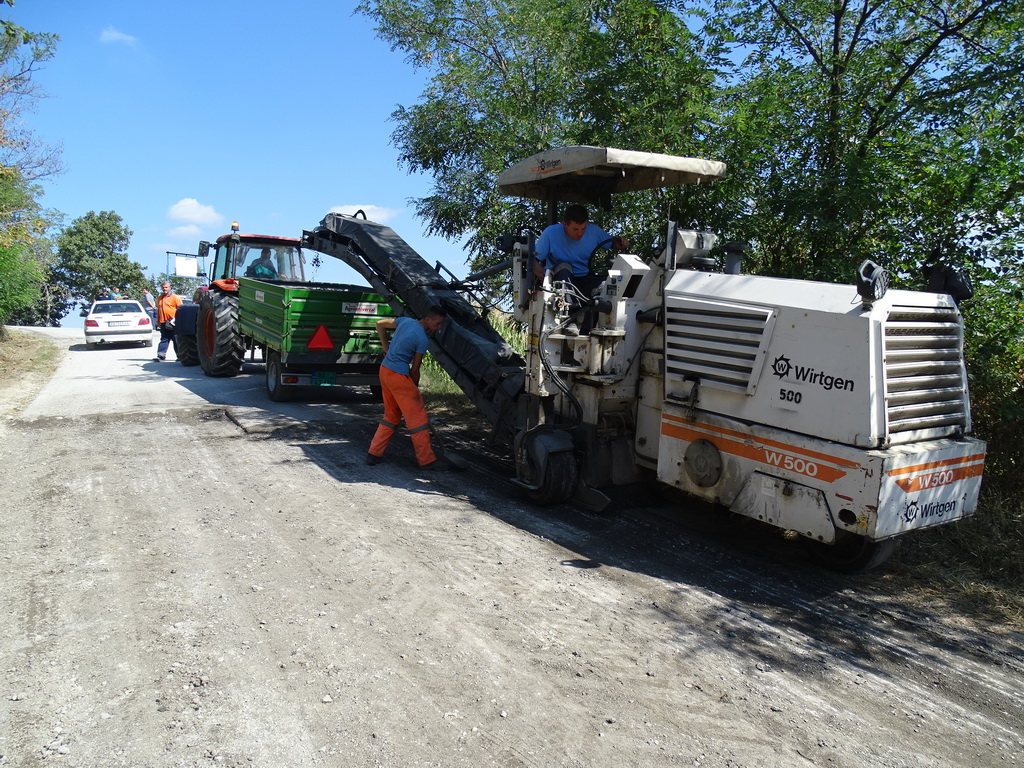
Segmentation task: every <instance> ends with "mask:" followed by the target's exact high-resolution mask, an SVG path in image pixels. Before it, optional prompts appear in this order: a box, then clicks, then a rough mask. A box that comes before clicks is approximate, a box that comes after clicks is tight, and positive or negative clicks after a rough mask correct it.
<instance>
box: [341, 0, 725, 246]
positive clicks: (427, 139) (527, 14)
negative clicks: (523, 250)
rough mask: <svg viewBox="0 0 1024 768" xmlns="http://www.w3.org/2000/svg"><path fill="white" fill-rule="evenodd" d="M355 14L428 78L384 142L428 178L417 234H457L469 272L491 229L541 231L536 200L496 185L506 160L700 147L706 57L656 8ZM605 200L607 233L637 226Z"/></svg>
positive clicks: (407, 1)
mask: <svg viewBox="0 0 1024 768" xmlns="http://www.w3.org/2000/svg"><path fill="white" fill-rule="evenodd" d="M360 10H361V11H362V12H363V13H365V14H367V15H369V16H370V17H372V18H373V19H374V20H375V21H376V22H377V30H378V32H379V34H380V35H381V36H382V37H383V38H384V39H386V40H387V41H388V42H390V43H391V45H392V47H393V48H395V49H398V50H401V51H403V52H405V53H406V55H407V58H408V61H409V62H410V63H411V64H412V65H414V66H416V67H419V68H425V69H427V70H428V71H430V72H431V73H433V74H432V78H431V80H430V83H429V84H428V86H427V88H426V90H425V91H424V93H423V95H422V98H421V100H420V102H419V103H418V104H416V105H412V106H402V107H399V108H398V109H397V110H396V111H395V113H394V115H393V117H394V119H395V121H396V123H397V125H398V127H397V129H396V131H395V133H394V141H395V143H396V145H397V146H398V148H399V153H400V157H401V160H402V162H404V163H405V164H406V165H407V166H408V167H409V168H410V169H411V170H413V171H417V172H425V173H429V174H431V175H432V177H433V180H434V182H433V191H432V193H431V194H430V195H429V196H428V197H426V198H424V199H421V200H417V201H415V205H416V208H417V212H418V213H419V215H420V216H421V217H423V218H424V219H425V220H426V221H427V223H428V229H429V231H430V232H431V233H433V234H438V235H442V236H444V237H447V238H459V237H464V236H468V249H469V251H470V256H471V258H472V259H473V261H474V265H475V266H483V265H485V264H486V263H488V261H490V260H492V259H493V258H494V250H493V247H492V243H493V242H494V238H495V236H496V235H499V234H506V233H508V232H514V231H520V230H521V229H523V228H533V229H536V228H538V227H540V226H541V225H543V224H544V214H543V211H542V207H541V206H540V205H539V204H537V203H535V202H532V201H520V200H510V199H508V198H504V197H502V196H501V195H500V194H499V192H498V191H497V190H496V188H495V179H496V177H497V175H498V174H499V173H500V172H501V171H502V170H504V169H505V168H507V167H508V166H509V165H511V164H512V163H514V162H517V161H519V160H521V159H523V158H524V157H527V156H529V155H531V154H533V153H534V152H538V151H540V150H543V149H547V148H549V147H552V146H560V145H566V144H598V145H601V144H605V145H610V146H625V147H629V148H631V149H639V150H647V151H656V152H672V153H677V154H695V153H696V150H697V149H698V148H699V147H700V137H701V136H702V134H703V132H704V130H705V129H704V126H705V124H706V121H707V119H708V106H707V104H708V101H709V99H710V89H711V87H712V85H713V82H714V73H713V70H712V69H709V66H708V61H709V60H713V59H714V56H715V52H714V51H711V50H707V49H706V48H705V46H704V43H703V42H702V39H701V38H698V37H697V36H695V35H692V34H691V33H690V32H689V31H688V30H687V28H686V26H685V24H683V22H682V20H681V18H680V17H679V16H678V15H677V14H675V13H673V12H672V10H671V8H670V7H669V5H668V4H665V3H660V2H650V1H649V0H585V1H584V2H581V3H554V2H550V0H441V1H440V2H434V1H433V0H381V1H379V2H364V3H363V4H362V5H361V6H360ZM614 204H615V205H616V208H615V209H613V210H612V211H610V212H609V213H608V214H606V216H605V219H604V220H603V221H602V223H603V224H605V225H606V226H610V225H612V224H625V223H626V222H640V221H646V220H647V218H648V217H645V216H640V215H637V214H636V213H635V211H636V206H637V205H638V204H639V201H638V199H636V198H634V197H631V198H626V199H622V200H617V201H614ZM667 205H668V204H667V203H663V205H662V207H663V208H667ZM679 205H682V203H679ZM701 215H702V214H701V212H699V211H692V212H691V217H700V216H701Z"/></svg>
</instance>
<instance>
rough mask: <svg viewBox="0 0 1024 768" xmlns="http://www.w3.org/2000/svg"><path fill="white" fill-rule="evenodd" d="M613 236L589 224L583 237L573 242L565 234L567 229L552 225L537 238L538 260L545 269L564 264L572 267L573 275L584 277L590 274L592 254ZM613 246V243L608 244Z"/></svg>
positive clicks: (559, 225)
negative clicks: (566, 263)
mask: <svg viewBox="0 0 1024 768" xmlns="http://www.w3.org/2000/svg"><path fill="white" fill-rule="evenodd" d="M610 239H611V235H609V234H608V233H607V232H605V231H604V230H603V229H601V228H600V227H599V226H597V225H596V224H590V223H588V224H587V228H586V229H585V230H583V237H581V238H580V239H579V240H573V239H571V238H570V237H569V236H568V235H566V234H565V227H563V226H562V225H561V224H552V225H551V226H550V227H548V228H547V229H545V230H544V231H543V232H541V233H540V237H538V238H537V258H538V259H539V260H540V263H541V264H543V265H544V268H545V269H554V268H555V267H557V266H558V265H559V264H561V263H562V262H568V263H569V264H571V265H572V273H573V275H575V276H576V277H583V276H584V275H587V274H589V273H590V254H591V253H593V251H594V249H595V248H597V246H599V245H600V244H601V243H603V242H605V241H606V240H610ZM606 245H607V246H609V247H610V246H611V243H607V244H606Z"/></svg>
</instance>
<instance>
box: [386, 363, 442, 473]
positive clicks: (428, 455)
mask: <svg viewBox="0 0 1024 768" xmlns="http://www.w3.org/2000/svg"><path fill="white" fill-rule="evenodd" d="M380 388H381V392H382V394H383V395H384V418H383V419H382V420H381V422H380V424H379V425H378V426H377V432H376V433H375V434H374V436H373V442H371V443H370V453H371V454H372V455H374V456H383V455H384V451H385V450H387V447H388V443H389V442H391V436H392V435H394V434H395V430H397V429H398V425H399V423H400V422H401V420H402V418H403V417H404V418H405V428H406V429H407V430H409V436H410V437H411V438H412V447H413V448H414V449H415V450H416V461H417V463H418V464H419V465H420V466H421V467H422V466H423V465H425V464H430V463H431V462H434V461H437V457H436V456H435V455H434V449H433V448H431V447H430V432H429V431H428V430H429V427H430V420H429V418H428V417H427V409H426V408H425V407H424V405H423V395H422V394H420V388H419V387H417V386H416V384H415V383H414V382H413V380H412V377H411V376H406V375H405V374H401V373H395V372H394V371H392V370H391V369H390V368H385V367H384V366H383V365H382V366H381V367H380Z"/></svg>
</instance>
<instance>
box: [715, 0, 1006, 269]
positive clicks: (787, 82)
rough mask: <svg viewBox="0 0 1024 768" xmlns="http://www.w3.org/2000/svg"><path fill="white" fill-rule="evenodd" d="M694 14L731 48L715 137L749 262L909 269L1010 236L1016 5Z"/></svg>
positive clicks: (797, 0) (749, 7)
mask: <svg viewBox="0 0 1024 768" xmlns="http://www.w3.org/2000/svg"><path fill="white" fill-rule="evenodd" d="M706 18H707V21H708V26H707V30H708V32H709V33H710V34H712V35H713V36H715V37H716V38H717V39H720V40H721V41H723V43H725V44H729V45H732V46H735V53H736V55H737V56H740V55H744V56H745V58H744V59H743V60H742V63H741V64H740V65H739V66H738V67H737V69H736V71H735V75H734V78H733V80H732V81H731V83H730V87H728V88H727V89H725V90H724V92H723V117H724V119H723V121H722V126H721V131H720V134H719V136H720V140H721V143H722V145H723V146H724V147H726V150H727V154H728V157H727V158H726V159H727V160H728V161H729V162H730V164H731V170H732V181H731V184H732V186H734V188H735V191H734V193H733V197H734V198H735V199H742V200H747V201H749V202H748V205H747V206H746V208H745V209H744V210H740V211H738V213H739V215H738V216H737V218H736V220H735V222H734V226H735V231H736V234H737V235H740V236H743V237H746V238H747V239H750V240H751V241H753V242H755V243H756V244H757V250H756V254H757V256H758V257H759V258H758V266H759V267H760V268H762V269H763V270H764V271H767V272H770V273H772V274H777V275H791V276H797V277H810V278H817V279H828V280H832V279H836V278H837V277H839V276H843V277H844V278H845V277H847V276H848V275H849V272H850V270H851V269H852V268H853V266H855V265H856V263H857V262H858V261H859V260H860V259H863V258H869V257H870V258H874V259H876V260H878V261H880V262H882V263H883V264H885V265H886V266H889V267H891V268H893V269H894V270H896V271H897V272H898V273H899V274H901V275H903V276H910V275H911V274H912V273H913V272H914V271H915V269H914V266H915V265H916V264H920V263H921V262H924V261H927V260H933V259H936V258H941V259H944V260H947V261H954V260H955V261H960V262H968V261H971V259H970V255H969V251H970V243H969V242H968V241H969V240H970V238H972V237H974V236H975V235H977V234H978V233H980V232H984V233H985V240H986V242H987V243H989V244H992V243H993V242H998V243H1001V244H1002V245H1006V244H1007V242H1008V241H1009V242H1012V243H1019V241H1020V236H1021V225H1022V209H1021V191H1022V186H1021V176H1020V170H1021V167H1022V165H1024V143H1022V141H1021V135H1020V118H1019V113H1018V104H1019V102H1020V96H1021V89H1020V78H1021V74H1022V73H1024V45H1022V44H1021V39H1022V31H1024V30H1022V27H1024V23H1022V22H1024V7H1022V6H1021V4H1020V3H1019V2H1016V0H936V1H935V2H932V3H929V4H928V5H927V6H921V5H919V4H911V3H906V2H903V0H876V1H875V2H872V3H862V4H852V3H848V2H841V1H834V2H827V3H823V2H818V1H817V0H763V1H762V2H754V3H750V2H746V0H744V2H739V0H721V1H720V2H719V3H718V4H717V5H716V6H715V7H714V8H713V9H712V10H711V11H709V12H708V14H707V17H706ZM975 263H977V262H976V261H975Z"/></svg>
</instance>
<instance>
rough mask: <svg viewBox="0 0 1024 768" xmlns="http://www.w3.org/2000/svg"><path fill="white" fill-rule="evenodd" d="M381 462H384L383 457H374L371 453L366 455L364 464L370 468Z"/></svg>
mask: <svg viewBox="0 0 1024 768" xmlns="http://www.w3.org/2000/svg"><path fill="white" fill-rule="evenodd" d="M383 460H384V457H383V456H374V455H373V454H372V453H368V454H366V463H367V464H369V465H370V466H371V467H372V466H373V465H374V464H380V463H381V461H383Z"/></svg>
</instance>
